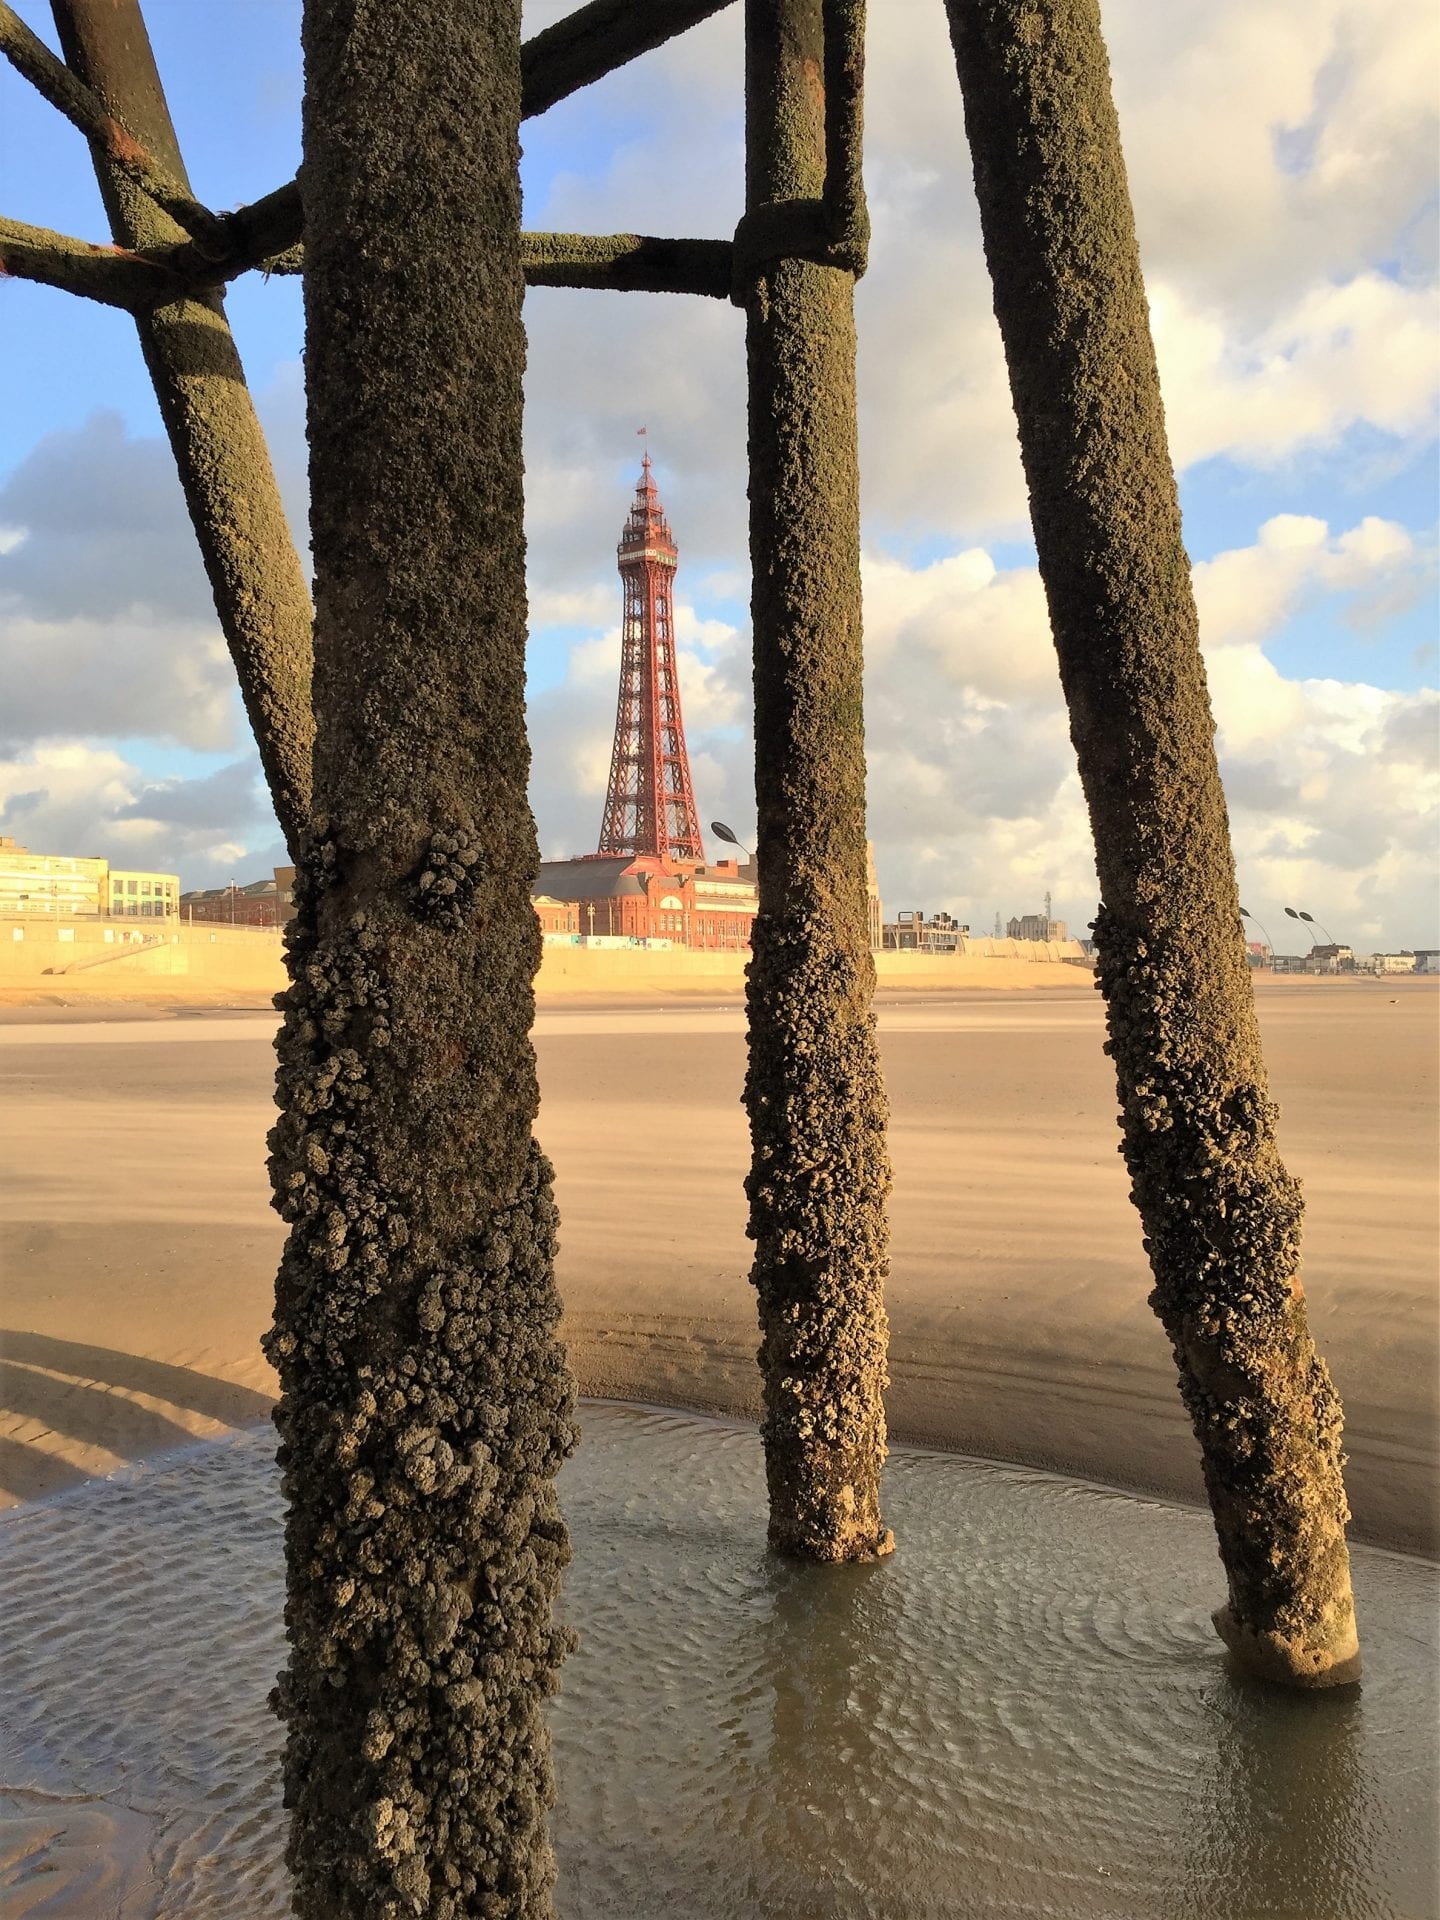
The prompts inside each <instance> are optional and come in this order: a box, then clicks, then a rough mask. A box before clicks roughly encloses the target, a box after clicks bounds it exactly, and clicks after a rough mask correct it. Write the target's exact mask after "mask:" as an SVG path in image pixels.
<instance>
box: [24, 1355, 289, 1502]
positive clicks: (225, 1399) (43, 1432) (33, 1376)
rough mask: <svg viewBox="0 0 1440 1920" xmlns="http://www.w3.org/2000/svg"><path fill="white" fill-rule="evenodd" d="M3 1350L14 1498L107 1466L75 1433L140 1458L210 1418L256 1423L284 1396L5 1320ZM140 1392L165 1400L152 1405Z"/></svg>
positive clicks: (180, 1440) (175, 1442) (182, 1438)
mask: <svg viewBox="0 0 1440 1920" xmlns="http://www.w3.org/2000/svg"><path fill="white" fill-rule="evenodd" d="M0 1352H3V1354H4V1359H3V1360H0V1422H3V1424H4V1426H5V1427H6V1428H8V1429H10V1431H9V1432H7V1433H6V1434H4V1435H0V1493H3V1494H7V1495H8V1496H9V1497H10V1498H11V1499H13V1500H34V1499H37V1498H39V1497H41V1496H42V1495H44V1494H47V1493H56V1492H58V1491H60V1490H61V1489H62V1488H64V1487H70V1486H75V1485H77V1484H78V1483H79V1482H80V1481H82V1480H86V1479H89V1478H91V1477H92V1476H93V1474H94V1473H96V1472H99V1471H103V1468H101V1467H98V1466H97V1467H90V1468H87V1467H86V1466H85V1465H84V1464H83V1463H82V1462H79V1461H77V1460H75V1459H73V1458H67V1457H66V1449H65V1446H64V1443H65V1442H66V1441H70V1442H75V1443H78V1445H79V1446H81V1447H86V1448H92V1449H94V1448H100V1449H103V1450H104V1452H105V1453H107V1454H109V1455H111V1456H114V1457H117V1458H119V1459H122V1460H140V1459H143V1458H144V1457H145V1455H147V1454H150V1453H158V1452H161V1451H162V1450H164V1449H166V1448H170V1447H177V1446H183V1445H185V1443H186V1442H187V1441H189V1440H192V1439H194V1438H195V1437H196V1435H197V1431H199V1432H204V1431H205V1430H206V1428H205V1426H204V1424H203V1423H206V1422H210V1421H218V1422H219V1423H220V1424H221V1425H223V1426H227V1427H245V1426H252V1425H254V1423H255V1422H256V1421H259V1420H263V1419H265V1418H266V1416H267V1415H268V1414H269V1411H270V1408H271V1406H272V1405H273V1404H274V1402H273V1400H272V1398H271V1396H270V1395H269V1394H265V1393H259V1392H257V1391H256V1390H255V1389H254V1388H253V1387H243V1386H239V1385H237V1384H236V1383H235V1382H233V1381H230V1380H220V1379H216V1378H215V1377H214V1376H212V1375H210V1374H204V1373H196V1372H195V1371H194V1370H193V1369H192V1368H190V1367H176V1366H170V1365H167V1364H166V1363H165V1362H163V1361H159V1360H145V1359H141V1358H139V1357H138V1356H137V1355H135V1354H131V1353H119V1352H116V1351H115V1350H114V1349H112V1348H110V1347H94V1346H88V1345H86V1344H85V1343H83V1342H81V1341H76V1340H56V1339H52V1338H51V1337H50V1336H49V1335H46V1334H39V1333H23V1332H19V1331H16V1330H12V1329H9V1328H6V1329H3V1330H0ZM135 1394H142V1395H144V1397H145V1399H146V1401H148V1402H151V1403H155V1404H151V1405H142V1404H141V1403H140V1401H139V1400H136V1399H133V1398H131V1397H130V1396H131V1395H135ZM187 1415H188V1416H190V1417H189V1418H187V1417H186V1416H187ZM172 1416H178V1417H172ZM195 1416H198V1423H197V1419H196V1418H195ZM57 1440H58V1442H59V1445H58V1446H57V1444H56V1442H57Z"/></svg>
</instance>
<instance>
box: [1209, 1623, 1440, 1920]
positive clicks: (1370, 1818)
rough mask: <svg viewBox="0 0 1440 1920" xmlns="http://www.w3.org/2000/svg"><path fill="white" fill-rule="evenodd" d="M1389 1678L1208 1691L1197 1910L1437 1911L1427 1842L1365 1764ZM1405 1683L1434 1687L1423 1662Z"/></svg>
mask: <svg viewBox="0 0 1440 1920" xmlns="http://www.w3.org/2000/svg"><path fill="white" fill-rule="evenodd" d="M1362 1624H1363V1623H1362ZM1393 1684H1394V1682H1393V1677H1391V1679H1390V1680H1389V1683H1388V1684H1387V1682H1386V1681H1385V1680H1380V1681H1374V1680H1372V1681H1369V1682H1368V1683H1367V1685H1366V1688H1365V1690H1364V1691H1363V1692H1362V1690H1361V1689H1360V1688H1358V1687H1346V1688H1343V1689H1337V1690H1336V1691H1334V1692H1323V1693H1319V1694H1316V1695H1312V1696H1309V1697H1300V1698H1296V1697H1295V1696H1294V1695H1292V1694H1287V1693H1285V1692H1283V1691H1281V1690H1280V1689H1278V1688H1276V1687H1272V1686H1268V1685H1266V1684H1265V1683H1263V1682H1255V1681H1253V1680H1249V1679H1246V1678H1243V1677H1240V1676H1232V1675H1231V1673H1229V1672H1224V1673H1222V1674H1221V1676H1220V1677H1219V1678H1218V1679H1217V1680H1216V1682H1215V1685H1214V1688H1213V1690H1212V1691H1211V1693H1210V1695H1209V1698H1208V1701H1207V1705H1208V1706H1209V1710H1210V1712H1211V1714H1212V1716H1213V1719H1214V1723H1215V1741H1214V1748H1213V1752H1212V1754H1211V1756H1210V1764H1209V1767H1208V1769H1207V1770H1206V1772H1205V1773H1204V1775H1203V1777H1202V1779H1201V1781H1200V1784H1199V1791H1198V1793H1197V1796H1196V1801H1195V1804H1194V1807H1193V1811H1192V1814H1191V1825H1192V1830H1193V1844H1192V1846H1191V1849H1190V1852H1189V1855H1188V1857H1187V1860H1186V1870H1185V1875H1184V1883H1185V1885H1186V1886H1187V1887H1190V1888H1193V1889H1195V1890H1196V1892H1197V1894H1198V1896H1199V1897H1198V1898H1196V1899H1193V1900H1192V1902H1191V1909H1192V1911H1193V1912H1194V1914H1195V1915H1196V1920H1211V1916H1213V1920H1233V1916H1235V1915H1236V1914H1266V1915H1274V1916H1276V1920H1311V1916H1312V1915H1314V1914H1317V1913H1325V1914H1335V1915H1342V1914H1343V1915H1346V1916H1349V1915H1352V1914H1353V1915H1355V1916H1357V1920H1358V1916H1362V1915H1363V1916H1371V1915H1373V1916H1379V1915H1382V1914H1390V1913H1393V1912H1396V1911H1399V1912H1402V1913H1406V1914H1411V1913H1413V1914H1416V1915H1420V1914H1424V1913H1433V1912H1434V1911H1435V1905H1434V1894H1435V1889H1434V1886H1433V1884H1429V1883H1430V1882H1431V1875H1430V1873H1429V1871H1428V1862H1427V1857H1426V1854H1427V1849H1426V1848H1425V1847H1424V1846H1422V1847H1420V1848H1416V1847H1415V1845H1414V1840H1415V1838H1416V1837H1417V1836H1413V1835H1412V1836H1411V1839H1410V1842H1409V1844H1408V1845H1407V1843H1406V1840H1405V1836H1404V1835H1402V1834H1400V1833H1398V1832H1396V1831H1395V1829H1394V1826H1393V1824H1392V1821H1391V1819H1390V1817H1389V1815H1388V1814H1387V1812H1386V1810H1385V1807H1384V1805H1383V1804H1382V1802H1381V1800H1380V1798H1379V1796H1378V1795H1377V1793H1376V1790H1375V1786H1376V1783H1375V1782H1373V1781H1372V1779H1371V1778H1370V1777H1369V1774H1368V1772H1367V1768H1366V1764H1365V1748H1366V1744H1367V1741H1375V1742H1376V1743H1377V1744H1378V1743H1380V1742H1383V1741H1384V1739H1385V1737H1386V1735H1385V1733H1384V1731H1383V1722H1384V1719H1385V1717H1386V1716H1385V1708H1384V1696H1385V1695H1386V1694H1387V1693H1390V1692H1391V1691H1392V1689H1393ZM1409 1684H1410V1685H1413V1686H1415V1687H1418V1688H1419V1689H1420V1691H1421V1692H1422V1693H1424V1692H1429V1691H1430V1682H1429V1680H1428V1678H1427V1676H1426V1675H1425V1674H1424V1672H1423V1671H1417V1672H1416V1673H1414V1674H1412V1675H1411V1676H1410V1681H1409ZM1432 1724H1433V1716H1432ZM1418 1837H1420V1838H1421V1839H1422V1840H1423V1832H1422V1835H1421V1836H1418ZM1387 1853H1389V1854H1391V1855H1392V1858H1393V1868H1394V1871H1393V1873H1392V1875H1391V1876H1390V1885H1389V1887H1388V1888H1385V1889H1383V1890H1382V1888H1381V1887H1380V1885H1379V1884H1378V1883H1377V1880H1376V1876H1375V1874H1374V1871H1373V1863H1374V1862H1375V1861H1376V1860H1377V1859H1379V1858H1381V1857H1383V1856H1384V1855H1385V1854H1387Z"/></svg>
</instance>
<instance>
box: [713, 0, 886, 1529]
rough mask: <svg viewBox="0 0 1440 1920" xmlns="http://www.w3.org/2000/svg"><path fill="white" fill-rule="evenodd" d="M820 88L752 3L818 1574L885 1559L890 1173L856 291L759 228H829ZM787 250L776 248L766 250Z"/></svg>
mask: <svg viewBox="0 0 1440 1920" xmlns="http://www.w3.org/2000/svg"><path fill="white" fill-rule="evenodd" d="M821 70H822V32H821V7H820V0H778V4H777V0H751V4H749V5H748V6H747V9H746V70H745V89H746V127H747V141H746V207H747V213H746V223H747V226H748V229H749V235H750V237H749V238H744V236H745V233H746V229H745V228H744V227H742V235H741V236H737V242H736V248H737V254H738V253H740V252H741V250H742V240H743V245H744V246H745V248H746V250H747V251H748V253H749V255H750V264H749V265H748V266H747V267H746V268H744V269H742V271H743V273H744V280H743V292H744V295H745V301H746V314H747V343H748V359H749V379H750V554H751V565H752V569H753V584H752V590H751V591H752V598H751V606H752V610H753V615H754V629H755V769H756V771H755V788H756V800H757V805H758V809H759V830H758V855H759V863H760V912H759V917H758V919H757V920H756V923H755V931H754V938H753V958H752V959H751V962H750V969H749V976H748V988H747V992H748V1000H749V1016H750V1066H749V1073H748V1076H747V1079H746V1083H745V1099H746V1105H747V1107H748V1109H749V1115H750V1132H751V1140H752V1146H753V1154H754V1158H753V1163H752V1168H751V1173H750V1177H749V1181H748V1183H747V1191H748V1193H749V1196H750V1233H751V1236H752V1238H753V1239H754V1241H755V1265H754V1273H753V1278H754V1282H755V1286H756V1288H757V1290H758V1293H759V1311H760V1329H761V1346H760V1366H761V1371H762V1374H763V1376H764V1397H765V1420H764V1427H763V1436H764V1441H765V1459H766V1471H767V1475H768V1479H769V1487H770V1541H771V1544H772V1546H774V1547H776V1548H777V1549H778V1550H780V1551H781V1552H785V1553H791V1554H796V1555H801V1556H804V1557H808V1558H811V1559H815V1560H864V1559H872V1558H874V1557H875V1556H876V1555H878V1554H883V1553H887V1552H889V1551H890V1548H891V1547H892V1545H893V1541H892V1539H891V1536H890V1534H889V1532H888V1530H887V1529H886V1527H885V1525H884V1522H883V1520H882V1518H881V1514H880V1469H881V1466H882V1464H883V1462H884V1458H885V1408H884V1401H883V1397H882V1396H883V1391H884V1388H885V1385H886V1373H885V1354H886V1334H887V1328H886V1319H885V1307H884V1279H885V1272H886V1255H887V1245H886V1228H885V1199H886V1195H887V1194H888V1192H889V1187H890V1171H889V1162H888V1159H887V1156H886V1146H885V1121H886V1105H885V1093H884V1087H883V1084H882V1081H881V1076H880V1063H879V1055H878V1049H877V1046H876V1039H875V1018H874V1013H873V1009H872V1004H871V1003H872V997H873V993H874V981H875V968H874V962H873V960H872V958H871V954H870V939H869V928H868V921H867V917H866V906H865V750H864V723H863V709H862V696H861V649H860V524H859V486H858V476H857V468H856V441H855V330H854V316H853V274H852V272H851V271H850V270H849V269H848V268H846V267H842V266H836V265H825V264H820V263H819V262H818V261H817V260H813V259H797V258H793V257H792V258H787V257H783V255H782V254H780V253H779V252H778V251H777V253H775V254H771V255H770V257H766V254H765V251H764V249H765V240H764V235H765V233H766V232H768V231H775V232H777V233H778V232H780V229H779V228H775V229H771V228H769V227H767V225H766V222H767V220H768V218H769V216H770V214H771V213H772V212H775V211H776V209H775V208H774V203H776V202H784V201H790V202H794V201H797V200H800V201H809V202H810V204H811V207H812V208H813V209H815V210H816V211H817V212H818V207H819V198H818V196H819V195H820V192H821V188H822V185H823V183H824V177H825V124H824V120H825V97H824V87H823V85H822V82H821ZM857 137H858V129H857ZM784 218H785V215H784V214H783V213H782V215H781V221H782V224H783V220H784ZM812 231H813V233H814V235H816V236H818V234H819V232H820V227H819V222H818V220H817V221H815V222H814V223H813V227H812ZM785 244H786V243H785V241H784V238H783V235H782V237H781V238H780V239H779V240H778V242H777V249H783V248H784V246H785ZM757 246H758V248H759V251H758V252H757V251H756V248H757Z"/></svg>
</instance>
